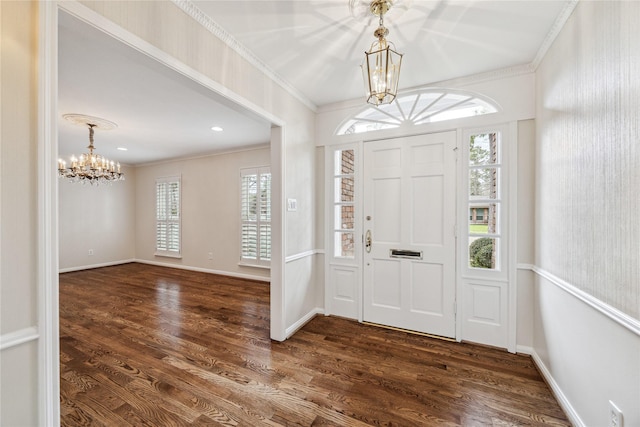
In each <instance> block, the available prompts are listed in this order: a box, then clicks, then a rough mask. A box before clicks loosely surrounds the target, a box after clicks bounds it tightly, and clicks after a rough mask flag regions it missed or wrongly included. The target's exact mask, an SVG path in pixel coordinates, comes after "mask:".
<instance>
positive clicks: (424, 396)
mask: <svg viewBox="0 0 640 427" xmlns="http://www.w3.org/2000/svg"><path fill="white" fill-rule="evenodd" d="M60 350H61V355H60V359H61V368H60V369H61V383H60V388H61V414H62V425H64V426H77V425H95V426H100V425H104V426H129V425H132V426H181V425H212V426H213V425H223V426H261V425H270V426H312V425H313V426H329V425H330V426H364V425H384V426H411V425H421V426H499V427H504V426H542V425H545V426H547V425H554V426H568V425H570V424H569V422H568V421H567V419H566V417H565V415H564V414H563V412H562V410H561V409H560V407H559V406H558V404H557V402H556V401H555V400H554V398H553V396H552V395H551V392H550V391H549V389H548V387H547V385H546V384H545V383H544V381H543V380H542V378H541V377H540V375H539V373H538V371H537V370H536V368H535V366H534V365H533V362H532V361H531V358H530V357H528V356H522V355H513V354H509V353H507V352H505V351H501V350H496V349H492V348H486V347H482V346H476V345H470V344H464V343H463V344H459V343H450V342H445V341H441V340H437V339H431V338H426V337H421V336H416V335H410V334H407V333H404V332H399V331H391V330H386V329H380V328H377V327H373V326H368V325H362V324H359V323H357V322H354V321H350V320H345V319H340V318H335V317H324V316H319V317H316V318H315V319H314V320H312V321H311V322H310V323H309V324H307V325H306V326H305V327H304V328H303V329H301V330H300V331H299V332H298V333H296V334H295V335H294V336H293V337H292V338H291V339H289V340H287V341H285V342H282V343H278V342H272V341H271V340H270V339H269V287H268V285H267V284H265V283H261V282H252V281H247V280H240V279H234V278H229V277H223V276H216V275H211V274H205V273H195V272H189V271H183V270H177V269H169V268H162V267H155V266H148V265H143V264H126V265H122V266H116V267H106V268H99V269H94V270H87V271H81V272H73V273H65V274H61V275H60Z"/></svg>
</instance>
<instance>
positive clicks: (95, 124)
mask: <svg viewBox="0 0 640 427" xmlns="http://www.w3.org/2000/svg"><path fill="white" fill-rule="evenodd" d="M62 117H64V118H65V119H67V120H69V121H70V122H72V123H75V124H78V125H84V126H87V127H89V146H88V147H87V148H88V149H89V152H88V153H85V154H81V155H80V157H79V158H77V157H75V156H71V159H70V163H71V164H70V166H69V167H67V162H65V161H64V160H62V159H59V160H58V176H59V177H60V178H67V179H69V180H70V181H71V182H80V183H82V184H86V183H89V184H91V185H99V184H103V183H107V182H113V181H123V180H124V174H123V173H122V172H121V171H120V163H119V162H114V161H110V160H109V159H107V158H106V157H103V156H101V155H100V154H95V153H94V150H95V147H94V146H93V133H94V128H95V129H101V130H110V129H114V128H116V127H117V125H116V124H115V123H113V122H110V121H109V120H105V119H100V118H98V117H91V116H84V115H81V114H65V115H64V116H62Z"/></svg>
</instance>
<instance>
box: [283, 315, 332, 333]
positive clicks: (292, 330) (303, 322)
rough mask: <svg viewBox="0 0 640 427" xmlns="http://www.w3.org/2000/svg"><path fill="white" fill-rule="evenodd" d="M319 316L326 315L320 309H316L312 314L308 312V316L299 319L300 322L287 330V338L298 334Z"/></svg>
mask: <svg viewBox="0 0 640 427" xmlns="http://www.w3.org/2000/svg"><path fill="white" fill-rule="evenodd" d="M319 314H324V309H322V308H318V307H316V308H314V309H313V310H311V311H310V312H308V313H307V314H305V315H304V316H302V317H301V318H300V319H298V321H297V322H296V323H294V324H293V325H291V326H289V327H288V328H287V330H286V331H285V336H286V337H287V338H290V337H291V336H292V335H293V334H295V333H296V332H298V330H299V329H300V328H302V327H303V326H304V325H306V324H307V323H308V322H310V321H311V319H313V318H314V317H316V316H317V315H319Z"/></svg>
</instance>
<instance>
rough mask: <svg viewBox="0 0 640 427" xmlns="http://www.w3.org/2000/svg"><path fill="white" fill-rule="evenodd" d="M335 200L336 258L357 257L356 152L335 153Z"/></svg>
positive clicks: (350, 150)
mask: <svg viewBox="0 0 640 427" xmlns="http://www.w3.org/2000/svg"><path fill="white" fill-rule="evenodd" d="M333 183H334V189H333V194H334V199H333V235H334V245H333V248H334V256H335V257H341V258H354V256H355V151H354V150H353V149H349V150H337V151H335V158H334V169H333Z"/></svg>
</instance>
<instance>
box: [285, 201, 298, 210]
mask: <svg viewBox="0 0 640 427" xmlns="http://www.w3.org/2000/svg"><path fill="white" fill-rule="evenodd" d="M287 210H288V211H289V212H295V211H297V210H298V200H296V199H287Z"/></svg>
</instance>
